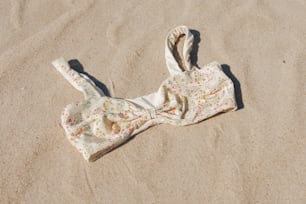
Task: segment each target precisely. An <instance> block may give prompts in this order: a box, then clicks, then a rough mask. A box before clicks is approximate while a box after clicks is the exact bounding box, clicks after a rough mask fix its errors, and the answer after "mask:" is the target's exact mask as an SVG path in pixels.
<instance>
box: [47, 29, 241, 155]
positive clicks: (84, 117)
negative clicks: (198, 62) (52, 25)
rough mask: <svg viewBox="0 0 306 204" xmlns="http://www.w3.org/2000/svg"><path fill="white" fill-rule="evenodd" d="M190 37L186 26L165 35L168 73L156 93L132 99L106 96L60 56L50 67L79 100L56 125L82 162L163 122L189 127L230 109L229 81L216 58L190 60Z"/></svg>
mask: <svg viewBox="0 0 306 204" xmlns="http://www.w3.org/2000/svg"><path fill="white" fill-rule="evenodd" d="M182 35H185V40H184V46H183V59H180V58H179V57H177V56H176V55H175V49H176V44H177V42H178V40H179V39H180V37H181V36H182ZM193 40H194V38H193V35H192V34H191V32H190V30H189V29H188V28H187V27H186V26H178V27H176V28H174V29H173V30H171V31H170V32H169V34H168V35H167V38H166V48H165V56H166V64H167V67H168V70H169V73H170V76H169V77H168V78H167V79H166V80H165V81H164V82H163V83H162V84H161V86H160V88H159V89H158V91H157V92H155V93H152V94H149V95H146V96H142V97H138V98H135V99H118V98H111V97H108V96H105V95H104V94H103V91H102V90H101V89H99V88H98V87H97V86H96V85H95V84H94V83H93V82H92V81H91V80H90V79H89V78H88V77H87V76H86V75H84V74H81V73H78V72H76V71H75V70H73V69H71V68H70V66H69V64H68V63H67V62H66V61H65V59H64V58H58V59H56V60H54V61H53V62H52V64H53V65H54V67H55V68H56V69H57V70H58V71H59V72H60V73H61V74H62V75H63V76H64V77H65V78H66V79H67V80H68V81H69V82H70V83H71V84H72V85H73V86H74V87H75V88H76V89H77V90H79V91H82V92H83V93H84V99H83V100H81V101H78V102H74V103H71V104H69V105H67V106H66V107H65V108H64V111H63V112H62V115H61V124H62V126H63V128H64V130H65V133H66V136H67V138H68V139H69V141H70V142H71V144H72V145H73V146H75V147H76V148H77V149H78V151H79V152H81V153H82V154H83V157H84V159H85V160H87V161H95V160H96V159H98V158H100V157H101V156H102V155H104V154H105V153H107V152H109V151H110V150H112V149H114V148H115V147H117V146H119V145H120V144H122V143H123V142H125V141H126V140H127V139H129V138H131V137H132V136H134V135H135V134H137V133H139V132H141V131H143V130H146V129H147V128H149V127H151V126H154V125H157V124H160V123H167V124H171V125H178V126H184V125H190V124H194V123H197V122H200V121H202V120H204V119H207V118H209V117H211V116H213V115H216V114H217V113H220V112H227V111H234V110H236V109H237V104H236V101H235V95H234V86H233V83H232V81H231V80H230V79H229V78H228V77H227V76H226V75H225V74H224V73H223V71H222V68H221V65H220V64H219V63H218V62H211V63H209V64H207V65H205V66H203V67H202V68H198V67H196V66H194V65H192V64H191V63H190V52H191V49H192V43H193Z"/></svg>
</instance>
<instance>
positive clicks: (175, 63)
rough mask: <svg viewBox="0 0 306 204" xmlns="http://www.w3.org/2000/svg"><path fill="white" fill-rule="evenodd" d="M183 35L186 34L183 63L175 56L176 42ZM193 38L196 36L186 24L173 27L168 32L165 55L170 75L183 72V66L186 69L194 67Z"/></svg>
mask: <svg viewBox="0 0 306 204" xmlns="http://www.w3.org/2000/svg"><path fill="white" fill-rule="evenodd" d="M182 35H185V41H184V47H183V59H182V61H183V62H182V63H183V65H182V64H181V63H180V62H179V59H177V57H175V55H174V51H175V49H176V44H177V43H178V41H179V38H180V37H181V36H182ZM193 40H194V37H193V35H192V33H191V32H190V30H189V29H188V28H187V27H186V26H184V25H181V26H178V27H176V28H174V29H172V30H171V31H170V32H169V33H168V35H167V38H166V47H165V57H166V64H167V67H168V70H169V72H170V75H174V74H178V73H181V72H183V67H185V69H186V70H191V69H192V68H193V65H192V64H191V62H190V52H191V50H192V44H193ZM180 65H181V66H180ZM182 66H183V67H182Z"/></svg>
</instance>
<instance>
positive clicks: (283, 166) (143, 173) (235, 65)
mask: <svg viewBox="0 0 306 204" xmlns="http://www.w3.org/2000/svg"><path fill="white" fill-rule="evenodd" d="M305 10H306V3H305V1H302V0H295V1H278V0H261V1H259V0H258V1H245V0H240V1H238V0H235V1H225V0H223V1H202V0H195V1H192V3H191V1H187V0H185V1H181V0H176V1H174V0H171V1H160V0H154V1H135V0H133V1H128V2H126V1H117V0H115V1H114V0H112V1H98V0H96V1H81V0H80V1H77V0H65V1H63V0H56V1H55V0H53V1H47V0H43V1H42V0H33V1H25V0H13V1H10V2H7V1H1V3H0V11H1V12H0V15H1V18H0V23H1V27H0V39H1V41H0V108H1V112H0V113H1V114H0V120H1V125H0V130H1V142H0V145H1V146H0V149H1V154H0V161H1V162H0V165H1V166H0V169H1V174H0V180H1V185H0V190H1V194H0V202H1V203H31V204H33V203H146V204H147V203H235V204H237V203H290V204H291V203H294V204H299V203H301V204H302V203H303V204H304V203H306V137H305V136H306V128H305V127H306V123H305V113H306V109H305V101H306V95H305V92H306V84H305V81H306V71H305V70H306V69H305V66H306V63H305V56H306V37H305V36H306V12H305ZM182 24H183V25H186V26H188V27H189V28H191V29H193V30H194V33H195V34H197V40H196V41H197V43H196V44H197V47H198V50H197V52H196V54H197V58H194V60H195V62H196V63H197V64H198V65H199V66H203V65H204V64H207V63H209V62H211V61H218V62H220V63H222V64H224V66H223V67H224V70H225V72H227V73H228V74H230V75H232V77H235V78H233V79H236V80H235V84H236V89H237V93H238V95H240V96H238V98H239V103H240V109H239V110H237V111H235V112H230V113H226V114H221V115H218V116H216V117H213V118H211V119H209V120H205V121H203V122H201V123H199V124H197V125H191V126H186V127H174V126H170V125H159V126H156V127H153V128H151V129H149V130H147V131H144V132H142V133H141V134H138V135H137V136H136V137H135V138H134V139H132V140H131V141H129V142H128V143H127V144H125V145H123V146H121V147H120V148H117V149H116V150H114V151H112V152H110V153H109V154H107V155H105V156H103V157H102V158H100V159H99V160H97V161H96V162H93V163H88V162H86V161H85V160H84V159H83V158H82V156H81V154H79V153H78V151H77V150H76V149H75V148H74V147H72V146H71V145H70V143H69V141H68V140H67V139H66V138H65V136H64V131H63V129H62V128H61V127H60V125H59V123H60V113H61V111H62V110H63V108H64V106H65V105H66V104H68V103H71V102H73V101H76V100H79V99H81V98H82V97H83V96H82V94H81V93H80V92H78V91H77V90H75V89H74V88H73V87H72V86H71V85H70V84H69V83H68V82H67V81H66V80H65V79H64V78H63V77H62V76H61V75H60V74H59V73H57V72H56V71H55V69H54V68H53V67H52V65H51V61H52V60H54V59H56V58H58V57H60V56H63V57H65V59H67V60H72V59H76V60H78V61H79V62H80V63H81V64H82V65H83V67H84V69H85V71H86V72H87V73H89V74H90V75H92V76H94V77H95V78H96V79H98V80H99V81H100V82H102V83H104V84H105V86H106V87H107V88H108V90H109V92H110V94H111V95H112V96H115V97H123V98H135V97H137V96H141V95H146V94H148V93H152V92H155V91H156V90H157V89H158V87H159V85H160V83H161V82H162V81H163V80H164V79H166V78H167V77H168V71H167V69H166V65H165V59H164V40H165V37H166V34H167V32H168V31H169V30H170V29H172V28H174V27H175V26H177V25H182ZM239 84H240V86H239ZM239 88H240V89H239ZM240 92H241V94H240Z"/></svg>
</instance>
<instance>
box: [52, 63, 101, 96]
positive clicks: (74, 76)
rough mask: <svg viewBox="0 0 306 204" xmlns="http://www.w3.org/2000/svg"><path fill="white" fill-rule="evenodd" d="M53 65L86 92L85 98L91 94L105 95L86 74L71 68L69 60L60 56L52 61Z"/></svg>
mask: <svg viewBox="0 0 306 204" xmlns="http://www.w3.org/2000/svg"><path fill="white" fill-rule="evenodd" d="M52 65H53V66H54V67H55V68H56V70H57V71H59V72H60V73H61V74H62V75H63V76H64V78H65V79H66V80H67V81H68V82H69V83H70V84H71V85H72V86H73V87H74V88H76V89H77V90H79V91H81V92H83V93H84V96H85V98H88V97H90V96H101V95H104V94H103V91H102V90H100V89H99V88H98V87H97V86H96V85H95V84H94V82H93V81H92V80H91V79H89V78H88V77H87V76H86V75H84V74H81V73H78V72H77V71H75V70H73V69H71V67H70V66H69V64H68V62H67V61H66V60H65V59H64V58H63V57H60V58H58V59H56V60H54V61H52Z"/></svg>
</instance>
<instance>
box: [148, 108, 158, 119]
mask: <svg viewBox="0 0 306 204" xmlns="http://www.w3.org/2000/svg"><path fill="white" fill-rule="evenodd" d="M145 110H146V112H147V113H148V116H149V117H150V118H151V119H155V118H156V111H155V109H154V108H151V109H145Z"/></svg>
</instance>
